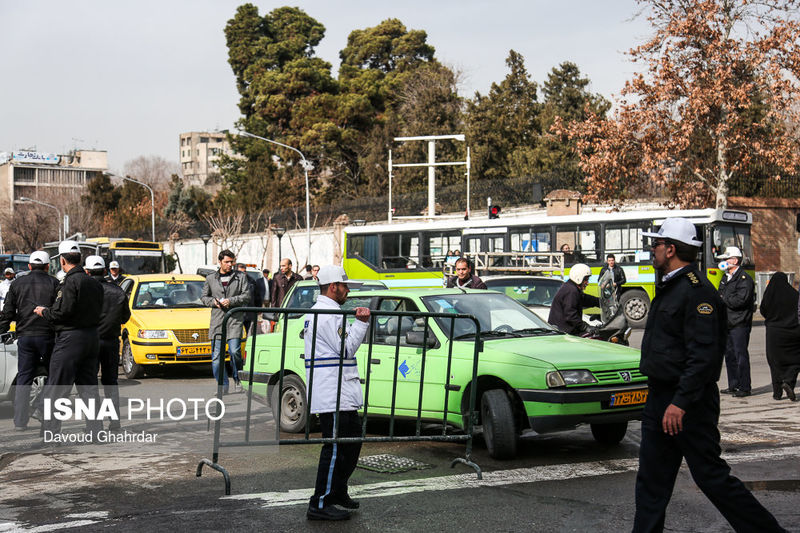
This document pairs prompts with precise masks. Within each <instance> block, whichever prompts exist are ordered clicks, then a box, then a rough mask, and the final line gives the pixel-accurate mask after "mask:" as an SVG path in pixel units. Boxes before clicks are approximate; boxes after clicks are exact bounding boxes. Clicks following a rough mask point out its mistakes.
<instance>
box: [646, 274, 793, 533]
mask: <svg viewBox="0 0 800 533" xmlns="http://www.w3.org/2000/svg"><path fill="white" fill-rule="evenodd" d="M725 339H726V310H725V306H724V304H723V303H722V300H721V299H720V297H719V295H718V294H717V291H716V289H715V288H714V286H713V285H711V283H709V282H708V280H707V279H705V278H702V277H700V275H699V274H698V273H697V271H696V270H695V269H694V268H693V267H692V266H687V267H684V268H682V269H681V270H679V271H678V272H677V273H676V274H675V275H674V276H672V277H670V278H669V280H667V281H666V282H662V283H659V284H658V285H657V286H656V297H655V299H654V300H653V302H652V305H651V307H650V312H649V314H648V318H647V327H646V329H645V333H644V338H643V339H642V359H641V363H640V367H639V368H640V370H641V371H642V373H643V374H644V375H646V376H647V378H648V388H649V395H648V397H647V405H646V406H645V408H644V412H643V414H642V443H641V445H640V448H639V473H638V475H637V477H636V517H635V519H634V526H633V530H634V531H635V532H642V531H647V532H649V531H662V530H663V529H664V516H665V511H666V508H667V504H668V503H669V500H670V497H671V495H672V489H673V487H674V485H675V478H676V476H677V475H678V470H679V469H680V466H681V461H682V460H683V459H684V458H685V459H686V464H687V465H688V466H689V470H690V472H691V474H692V477H693V478H694V480H695V482H696V483H697V486H698V487H699V488H700V490H702V491H703V493H704V494H705V495H706V496H707V497H708V499H709V500H711V503H713V504H714V505H715V506H716V507H717V509H719V511H720V512H721V513H722V515H723V516H724V517H725V519H726V520H728V522H730V524H731V526H733V528H734V529H735V530H736V531H740V532H741V531H753V532H755V531H759V532H770V531H784V530H783V528H781V527H780V525H779V524H778V522H777V521H776V520H775V518H774V517H773V516H772V515H771V514H770V513H769V511H767V510H766V509H764V507H763V506H762V505H761V504H760V503H758V501H757V500H756V499H755V497H753V495H752V494H751V493H750V492H749V491H748V490H747V489H746V488H745V486H744V485H743V484H742V482H741V481H739V480H738V479H737V478H735V477H733V476H731V475H730V467H729V466H728V464H727V463H726V462H725V461H724V460H723V459H722V458H721V457H720V453H721V450H720V445H719V441H720V436H719V430H718V429H717V423H718V421H719V390H718V389H717V380H718V379H719V376H720V372H721V370H722V359H723V354H724V351H725ZM670 404H674V405H676V406H677V407H680V408H681V409H683V410H684V411H685V412H686V413H685V415H684V416H683V430H682V431H681V432H680V433H678V434H677V435H675V436H670V435H668V434H667V433H665V432H664V431H663V428H662V419H663V417H664V412H665V411H666V409H667V407H668V406H669V405H670Z"/></svg>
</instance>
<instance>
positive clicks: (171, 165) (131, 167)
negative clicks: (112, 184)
mask: <svg viewBox="0 0 800 533" xmlns="http://www.w3.org/2000/svg"><path fill="white" fill-rule="evenodd" d="M123 173H124V174H125V175H126V176H130V177H131V178H134V179H137V180H139V181H143V182H145V183H147V184H148V185H150V186H151V187H152V188H153V190H169V186H170V183H171V180H172V175H173V174H179V173H180V167H179V166H178V163H175V162H172V161H169V160H167V159H164V158H163V157H161V156H158V155H140V156H139V157H137V158H135V159H131V160H130V161H128V162H126V163H125V166H124V167H123Z"/></svg>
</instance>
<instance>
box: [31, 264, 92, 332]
mask: <svg viewBox="0 0 800 533" xmlns="http://www.w3.org/2000/svg"><path fill="white" fill-rule="evenodd" d="M102 310H103V287H102V286H101V285H100V282H98V281H97V280H96V279H92V277H91V276H89V275H88V274H86V272H84V271H83V269H82V268H80V267H78V266H75V267H73V268H72V270H70V271H69V272H67V275H66V276H64V279H63V280H61V284H60V285H59V286H58V293H57V294H56V301H55V302H53V306H52V307H48V308H46V309H45V310H44V313H43V316H44V318H46V319H47V320H48V321H49V322H50V323H51V324H53V328H54V329H55V330H56V332H58V331H69V330H73V329H84V328H92V327H97V325H98V324H99V323H100V313H101V312H102Z"/></svg>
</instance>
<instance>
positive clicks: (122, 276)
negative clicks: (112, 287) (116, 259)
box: [104, 274, 128, 286]
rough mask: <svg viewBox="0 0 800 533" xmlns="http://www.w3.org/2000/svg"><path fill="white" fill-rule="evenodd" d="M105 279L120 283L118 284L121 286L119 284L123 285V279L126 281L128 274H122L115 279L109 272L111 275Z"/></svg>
mask: <svg viewBox="0 0 800 533" xmlns="http://www.w3.org/2000/svg"><path fill="white" fill-rule="evenodd" d="M104 279H105V280H106V281H110V282H111V283H114V284H116V285H118V286H119V285H122V282H123V281H125V280H126V279H128V276H124V275H122V274H120V275H119V276H117V279H114V278H112V277H111V274H109V275H108V276H106V277H105V278H104Z"/></svg>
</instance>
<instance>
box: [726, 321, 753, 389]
mask: <svg viewBox="0 0 800 533" xmlns="http://www.w3.org/2000/svg"><path fill="white" fill-rule="evenodd" d="M748 344H750V325H747V326H737V327H735V328H731V329H729V330H728V343H727V345H726V347H725V367H726V369H727V371H728V388H729V389H739V390H741V391H748V392H749V391H750V353H749V352H748V351H747V345H748Z"/></svg>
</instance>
